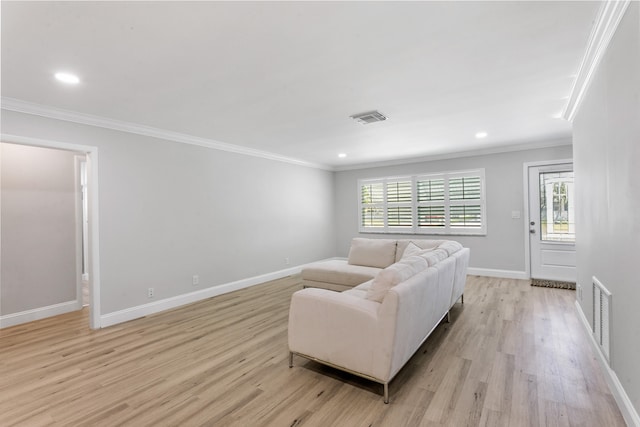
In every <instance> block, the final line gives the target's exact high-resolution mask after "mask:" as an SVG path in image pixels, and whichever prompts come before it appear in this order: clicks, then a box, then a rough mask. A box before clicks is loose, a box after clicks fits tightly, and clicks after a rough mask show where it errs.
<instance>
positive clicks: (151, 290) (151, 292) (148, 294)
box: [147, 288, 154, 298]
mask: <svg viewBox="0 0 640 427" xmlns="http://www.w3.org/2000/svg"><path fill="white" fill-rule="evenodd" d="M153 294H154V289H153V288H149V289H147V298H153Z"/></svg>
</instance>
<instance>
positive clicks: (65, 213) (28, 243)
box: [0, 143, 78, 316]
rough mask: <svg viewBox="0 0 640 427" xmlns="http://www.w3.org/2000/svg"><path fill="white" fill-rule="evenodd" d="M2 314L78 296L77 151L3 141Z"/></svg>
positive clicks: (0, 158)
mask: <svg viewBox="0 0 640 427" xmlns="http://www.w3.org/2000/svg"><path fill="white" fill-rule="evenodd" d="M0 171H1V191H0V195H1V213H0V218H1V227H0V234H1V235H2V243H1V248H2V257H1V261H0V265H1V270H0V279H1V282H0V302H1V304H0V314H1V315H3V316H6V315H9V314H15V313H20V312H24V311H28V310H32V309H36V308H40V307H46V306H51V305H55V304H60V303H65V302H69V301H75V300H76V290H77V283H78V282H77V280H78V277H77V268H78V266H77V263H76V193H75V190H76V186H75V178H74V177H75V171H74V153H71V152H68V151H60V150H51V149H46V148H36V147H26V146H21V145H14V144H4V143H2V144H0Z"/></svg>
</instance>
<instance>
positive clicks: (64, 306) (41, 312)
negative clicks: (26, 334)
mask: <svg viewBox="0 0 640 427" xmlns="http://www.w3.org/2000/svg"><path fill="white" fill-rule="evenodd" d="M81 309H82V303H79V302H78V301H76V300H74V301H67V302H61V303H59V304H53V305H49V306H46V307H38V308H34V309H31V310H25V311H21V312H19V313H12V314H6V315H4V316H0V329H2V328H8V327H10V326H16V325H20V324H22V323H27V322H33V321H34V320H40V319H45V318H47V317H51V316H57V315H59V314H64V313H69V312H70V311H77V310H81Z"/></svg>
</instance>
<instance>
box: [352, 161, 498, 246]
mask: <svg viewBox="0 0 640 427" xmlns="http://www.w3.org/2000/svg"><path fill="white" fill-rule="evenodd" d="M358 189H359V190H358V191H359V200H360V203H359V206H358V208H359V215H360V231H361V232H373V233H411V234H486V222H487V221H486V214H485V201H484V169H477V170H472V171H463V172H445V173H438V174H425V175H414V176H403V177H388V178H377V179H363V180H360V181H358Z"/></svg>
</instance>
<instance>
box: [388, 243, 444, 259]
mask: <svg viewBox="0 0 640 427" xmlns="http://www.w3.org/2000/svg"><path fill="white" fill-rule="evenodd" d="M444 242H446V240H430V239H411V240H409V239H399V240H398V247H397V249H396V262H398V261H400V260H401V259H402V257H403V256H404V251H405V250H406V248H407V246H409V244H410V243H413V244H414V245H415V246H417V247H419V248H420V249H436V248H437V247H438V246H439V245H441V244H442V243H444Z"/></svg>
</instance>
